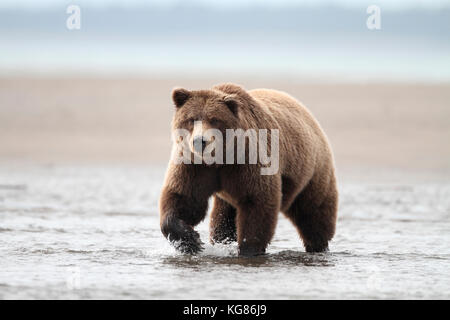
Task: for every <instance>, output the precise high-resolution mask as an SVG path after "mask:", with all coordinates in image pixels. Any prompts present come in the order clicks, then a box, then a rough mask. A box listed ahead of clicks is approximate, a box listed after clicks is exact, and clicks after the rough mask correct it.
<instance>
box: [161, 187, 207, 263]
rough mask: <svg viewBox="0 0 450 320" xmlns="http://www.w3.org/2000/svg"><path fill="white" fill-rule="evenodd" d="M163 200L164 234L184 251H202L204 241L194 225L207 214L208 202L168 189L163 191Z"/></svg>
mask: <svg viewBox="0 0 450 320" xmlns="http://www.w3.org/2000/svg"><path fill="white" fill-rule="evenodd" d="M161 199H162V201H161V220H160V223H161V231H162V233H163V235H164V236H165V237H166V238H167V239H168V240H169V241H170V242H171V243H172V244H173V245H174V247H175V248H176V249H177V250H178V251H180V252H183V253H188V254H195V253H198V252H200V251H201V250H202V249H203V247H202V244H203V243H202V241H201V240H200V235H199V233H198V232H197V231H195V230H194V228H193V227H194V226H195V225H197V224H198V223H200V221H202V220H203V218H204V217H205V215H206V211H207V207H208V202H207V199H206V200H204V201H198V199H194V198H189V197H186V196H183V195H180V194H177V193H173V192H170V191H167V190H164V191H163V194H162V198H161Z"/></svg>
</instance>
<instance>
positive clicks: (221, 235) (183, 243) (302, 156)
mask: <svg viewBox="0 0 450 320" xmlns="http://www.w3.org/2000/svg"><path fill="white" fill-rule="evenodd" d="M172 98H173V100H174V103H175V106H176V112H175V115H174V119H173V123H172V126H173V129H176V128H185V129H187V130H192V128H191V127H190V124H189V123H188V121H186V120H187V119H191V118H192V117H196V118H200V119H197V120H202V121H204V122H205V123H206V124H207V125H209V127H214V128H218V129H220V130H222V131H223V132H224V130H225V128H242V129H244V130H247V129H249V128H253V129H269V130H270V129H279V131H280V168H279V171H278V173H277V174H275V175H266V176H264V175H261V174H260V168H261V165H260V164H255V165H250V164H242V165H237V164H232V165H229V164H225V165H213V166H207V165H203V164H200V165H194V164H179V165H177V164H174V163H173V162H172V161H171V162H170V163H169V167H168V169H167V173H166V179H165V183H164V187H163V191H162V194H161V198H160V218H161V230H162V233H163V234H164V236H165V237H166V238H168V239H169V240H170V241H172V242H174V243H176V247H177V249H178V250H180V251H182V252H186V253H196V252H198V251H200V250H201V249H202V243H201V241H200V238H199V236H198V233H197V232H196V231H195V230H194V229H193V227H194V226H196V225H197V224H198V223H200V222H201V221H202V220H203V219H204V218H205V216H206V213H207V209H208V199H209V198H210V197H214V205H213V210H212V213H211V220H210V241H211V242H212V243H218V242H229V241H237V242H238V246H239V254H240V255H245V256H251V255H258V254H263V253H264V252H265V250H266V248H267V245H268V244H269V242H270V240H271V239H272V237H273V235H274V232H275V227H276V223H277V217H278V212H280V211H281V212H283V213H284V214H285V215H286V216H287V217H288V218H289V220H290V221H291V222H292V223H293V224H294V225H295V227H296V228H297V230H298V233H299V235H300V236H301V238H302V240H303V243H304V246H305V249H306V251H308V252H321V251H325V250H327V249H328V242H329V241H330V240H331V239H332V237H333V235H334V232H335V225H336V217H337V204H338V191H337V186H336V178H335V169H334V163H333V156H332V152H331V149H330V146H329V143H328V141H327V138H326V136H325V134H324V133H323V130H322V129H321V127H320V125H319V124H318V123H317V121H316V120H315V119H314V117H313V116H312V114H311V113H310V112H309V111H308V110H307V109H306V108H305V107H304V106H302V105H301V104H300V103H299V102H298V101H296V100H295V99H294V98H292V97H291V96H289V95H287V94H285V93H282V92H279V91H275V90H269V89H258V90H251V91H246V90H244V89H243V88H241V87H240V86H237V85H234V84H223V85H218V86H215V87H213V88H212V89H210V90H200V91H188V90H186V89H175V90H174V92H173V95H172ZM213 118H215V119H217V118H219V119H220V123H216V122H214V125H213V122H212V120H211V119H213ZM224 136H225V135H224ZM269 138H270V137H269Z"/></svg>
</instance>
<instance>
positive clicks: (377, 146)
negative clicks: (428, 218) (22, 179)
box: [0, 0, 450, 177]
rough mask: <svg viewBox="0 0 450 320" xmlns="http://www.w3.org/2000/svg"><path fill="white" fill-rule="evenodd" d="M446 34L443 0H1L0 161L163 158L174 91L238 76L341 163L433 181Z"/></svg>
mask: <svg viewBox="0 0 450 320" xmlns="http://www.w3.org/2000/svg"><path fill="white" fill-rule="evenodd" d="M372 4H375V5H377V6H378V7H379V8H380V17H381V29H379V30H377V29H375V30H370V29H369V28H368V27H367V24H366V21H367V19H368V18H369V16H370V15H371V13H368V12H367V8H368V7H369V6H370V5H372ZM70 5H78V6H79V8H80V29H73V30H70V29H69V28H68V27H67V20H68V19H69V17H70V16H71V13H67V12H66V10H67V8H68V7H69V6H70ZM449 35H450V1H440V0H437V1H419V0H414V1H406V0H400V1H377V2H376V3H372V1H356V0H334V1H333V0H322V1H308V0H303V1H301V0H299V1H290V0H282V1H276V0H269V1H256V0H243V1H242V0H239V1H238V0H232V1H206V0H205V1H200V0H198V1H162V0H152V1H144V0H131V1H125V0H110V1H106V0H97V1H81V0H80V1H61V0H42V1H32V0H3V1H2V2H1V3H0V146H1V147H0V160H5V161H13V162H16V161H32V162H40V163H61V162H64V163H94V162H99V163H116V162H118V163H141V164H161V165H165V163H167V160H168V158H169V153H170V119H171V117H172V114H173V108H172V102H171V100H170V92H171V89H172V88H173V87H174V86H181V87H186V88H188V89H199V88H207V87H210V86H212V85H214V84H217V83H220V82H235V83H238V84H241V85H243V86H244V87H245V88H247V89H253V88H257V87H266V88H274V89H279V90H284V91H287V92H288V93H290V94H291V95H293V96H295V97H296V98H297V99H299V100H300V101H302V102H303V103H304V104H305V105H306V106H307V107H308V108H309V109H311V111H312V112H313V113H314V114H315V116H316V117H317V118H318V120H319V122H320V123H321V124H322V125H323V127H324V129H325V131H326V132H327V134H328V136H329V139H330V140H331V143H332V145H333V148H334V151H335V153H336V162H337V164H338V169H340V170H341V172H347V171H348V172H349V174H350V173H355V175H356V176H361V172H362V173H363V174H365V173H367V172H369V171H375V172H376V173H377V175H378V173H379V172H380V170H384V171H386V170H388V169H392V170H394V171H398V170H403V171H405V170H406V171H408V170H409V171H411V172H414V173H415V174H420V173H423V174H425V175H426V176H428V175H432V174H436V173H437V174H436V176H437V177H441V176H442V174H445V175H447V174H448V169H449V168H450V148H449V144H448V141H449V140H450V123H449V119H450V105H449V103H450V90H449V89H450V86H449V83H450V37H449ZM361 170H362V171H361ZM392 170H391V171H392ZM384 171H383V172H384ZM447 176H448V175H447Z"/></svg>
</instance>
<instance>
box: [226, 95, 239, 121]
mask: <svg viewBox="0 0 450 320" xmlns="http://www.w3.org/2000/svg"><path fill="white" fill-rule="evenodd" d="M223 101H224V102H225V105H226V106H227V107H228V109H230V111H231V112H232V113H233V114H234V115H235V116H237V114H238V105H239V102H238V100H237V97H236V96H235V95H234V94H230V95H228V96H226V97H225V98H223Z"/></svg>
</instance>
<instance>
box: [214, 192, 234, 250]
mask: <svg viewBox="0 0 450 320" xmlns="http://www.w3.org/2000/svg"><path fill="white" fill-rule="evenodd" d="M209 228H210V241H211V243H213V244H214V243H229V242H233V241H236V240H237V235H236V209H235V208H234V207H233V206H232V205H231V204H229V203H227V202H226V201H224V200H222V199H221V198H219V197H218V196H217V195H216V196H214V207H213V210H212V211H211V221H210V224H209Z"/></svg>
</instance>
